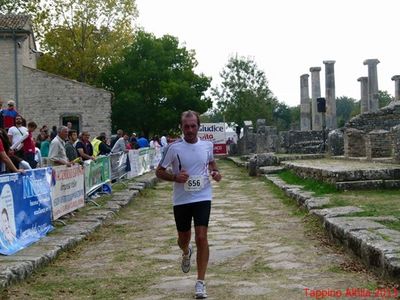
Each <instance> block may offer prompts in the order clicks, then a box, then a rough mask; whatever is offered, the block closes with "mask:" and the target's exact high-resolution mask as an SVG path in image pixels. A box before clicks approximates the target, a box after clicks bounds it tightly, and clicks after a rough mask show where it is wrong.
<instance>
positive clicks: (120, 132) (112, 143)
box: [110, 129, 124, 149]
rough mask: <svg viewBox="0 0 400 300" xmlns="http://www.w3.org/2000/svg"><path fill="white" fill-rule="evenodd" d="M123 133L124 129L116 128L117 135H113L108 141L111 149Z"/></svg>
mask: <svg viewBox="0 0 400 300" xmlns="http://www.w3.org/2000/svg"><path fill="white" fill-rule="evenodd" d="M123 135H124V131H123V130H122V129H118V130H117V136H115V137H113V138H112V139H111V142H110V147H111V149H112V148H113V147H114V145H115V143H116V142H117V141H118V140H119V139H120V138H122V136H123Z"/></svg>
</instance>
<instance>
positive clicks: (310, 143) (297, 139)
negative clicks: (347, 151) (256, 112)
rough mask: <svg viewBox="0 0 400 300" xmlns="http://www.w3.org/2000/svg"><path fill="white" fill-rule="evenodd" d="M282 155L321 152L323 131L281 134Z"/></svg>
mask: <svg viewBox="0 0 400 300" xmlns="http://www.w3.org/2000/svg"><path fill="white" fill-rule="evenodd" d="M279 139H280V147H279V152H282V153H302V154H313V153H318V152H319V151H320V146H321V144H322V142H323V135H322V131H314V130H310V131H283V132H280V133H279Z"/></svg>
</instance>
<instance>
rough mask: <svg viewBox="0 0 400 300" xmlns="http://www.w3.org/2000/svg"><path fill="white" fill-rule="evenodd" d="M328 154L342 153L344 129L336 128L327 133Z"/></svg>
mask: <svg viewBox="0 0 400 300" xmlns="http://www.w3.org/2000/svg"><path fill="white" fill-rule="evenodd" d="M327 147H328V154H329V156H340V155H344V129H343V128H338V129H335V130H332V131H330V132H329V133H328V145H327Z"/></svg>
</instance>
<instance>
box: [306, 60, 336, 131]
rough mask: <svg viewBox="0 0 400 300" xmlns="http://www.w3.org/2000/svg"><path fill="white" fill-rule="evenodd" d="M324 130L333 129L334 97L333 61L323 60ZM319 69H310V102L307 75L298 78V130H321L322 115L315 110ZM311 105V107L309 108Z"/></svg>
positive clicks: (334, 119)
mask: <svg viewBox="0 0 400 300" xmlns="http://www.w3.org/2000/svg"><path fill="white" fill-rule="evenodd" d="M323 63H324V64H325V100H326V128H329V129H335V128H336V127H337V125H336V123H337V122H336V96H335V69H334V64H335V61H334V60H325V61H324V62H323ZM320 71H321V68H320V67H311V68H310V72H311V101H310V96H309V92H308V91H309V86H308V77H309V75H308V74H303V75H301V76H300V103H301V104H300V130H301V131H306V130H322V125H323V124H322V115H321V113H318V110H317V98H320V97H321V83H320ZM310 104H311V107H310Z"/></svg>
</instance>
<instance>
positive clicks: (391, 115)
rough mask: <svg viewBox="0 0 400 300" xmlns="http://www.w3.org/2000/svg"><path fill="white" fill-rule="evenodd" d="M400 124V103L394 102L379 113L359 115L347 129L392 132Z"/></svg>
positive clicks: (347, 124)
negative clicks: (391, 129)
mask: <svg viewBox="0 0 400 300" xmlns="http://www.w3.org/2000/svg"><path fill="white" fill-rule="evenodd" d="M399 124H400V102H399V101H397V102H392V103H391V104H389V105H388V106H386V107H383V108H381V109H380V110H379V111H377V112H369V113H364V114H361V115H358V116H356V117H354V118H352V119H351V120H350V121H349V122H348V123H346V125H345V127H346V128H356V129H358V130H363V131H364V132H366V133H367V132H370V131H372V130H376V129H383V130H388V131H389V130H390V128H391V127H394V126H396V125H399Z"/></svg>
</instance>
